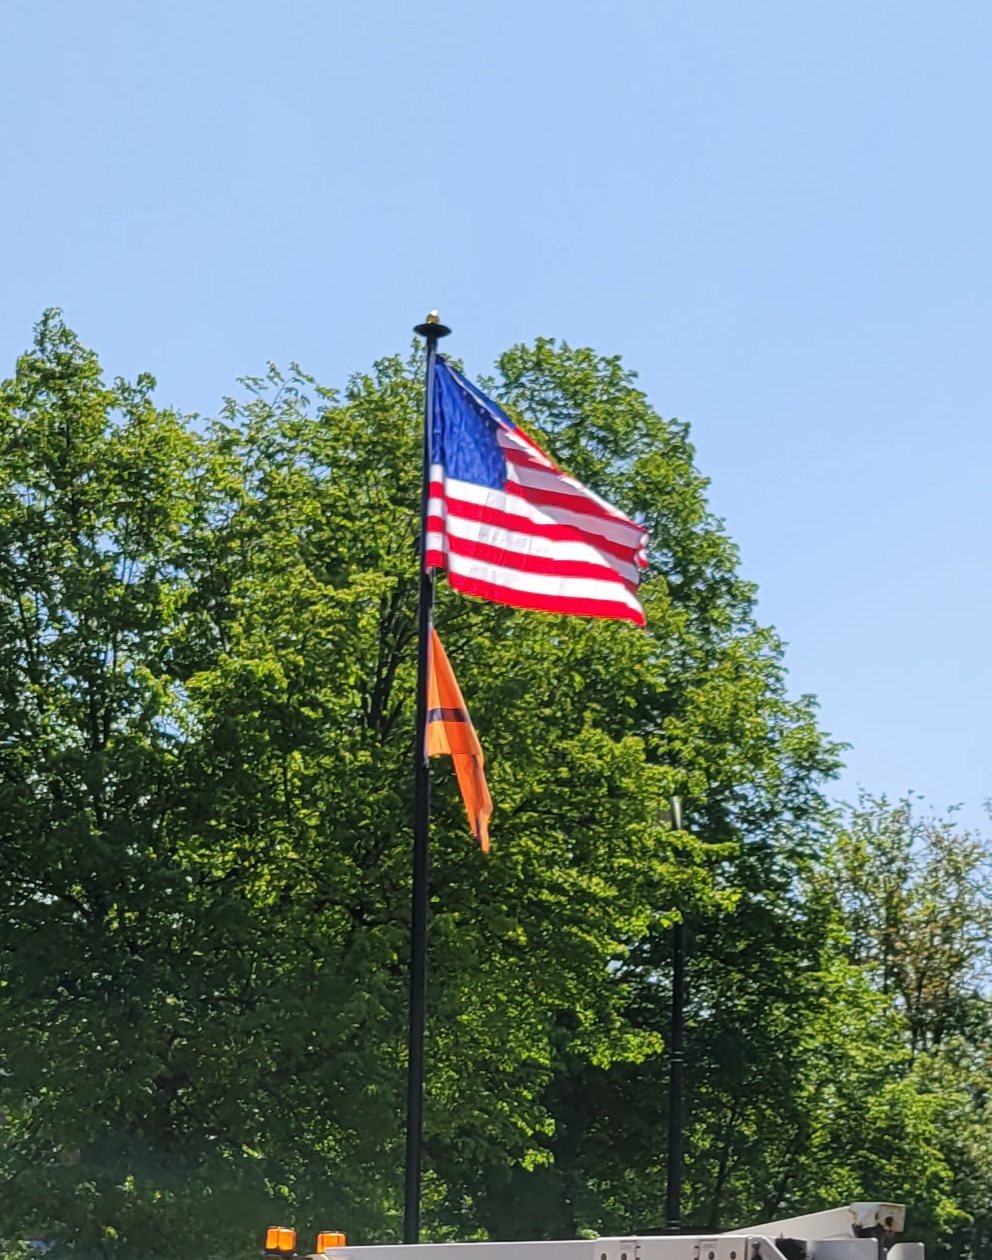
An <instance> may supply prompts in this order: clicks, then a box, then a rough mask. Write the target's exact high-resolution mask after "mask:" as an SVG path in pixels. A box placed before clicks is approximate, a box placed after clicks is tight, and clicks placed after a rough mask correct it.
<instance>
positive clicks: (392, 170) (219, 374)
mask: <svg viewBox="0 0 992 1260" xmlns="http://www.w3.org/2000/svg"><path fill="white" fill-rule="evenodd" d="M4 44H5V51H4V73H3V75H2V77H0V120H2V146H3V148H2V151H3V169H4V174H5V179H4V181H3V182H4V191H3V196H2V198H0V251H2V257H0V262H2V267H0V276H2V290H0V291H2V301H0V369H2V371H3V374H5V375H6V374H8V373H9V371H10V368H11V367H12V364H13V360H14V356H15V355H16V353H17V352H18V351H19V350H20V349H22V348H23V347H24V346H25V345H26V344H27V343H28V341H29V338H30V334H31V326H32V324H33V322H34V321H35V320H36V319H37V317H38V316H39V314H40V313H41V311H42V309H43V308H44V307H46V306H49V305H59V306H62V307H63V308H64V309H65V311H66V314H67V317H68V319H69V321H70V323H71V324H72V325H73V326H74V327H75V328H76V329H77V331H78V332H79V333H80V334H81V336H82V337H83V338H84V340H85V341H86V342H87V343H88V344H90V345H92V346H94V347H95V348H96V349H97V350H98V351H99V352H100V354H101V356H102V358H103V360H104V362H105V365H106V367H107V369H108V370H109V371H110V372H113V373H123V374H126V375H133V374H134V373H136V372H138V371H139V370H142V369H148V370H150V371H152V372H154V374H155V375H156V376H157V377H158V380H159V398H160V400H161V401H162V402H167V403H171V404H174V405H176V406H178V407H180V408H182V409H184V410H191V411H199V412H201V413H207V414H209V413H211V412H213V411H214V410H215V409H216V407H217V405H218V401H219V399H220V397H221V396H222V395H223V394H224V393H226V392H230V391H231V390H232V387H233V382H234V379H235V378H236V377H237V376H238V375H242V374H245V373H251V372H255V371H258V370H259V369H261V368H262V367H263V366H264V364H265V362H266V361H267V360H269V359H275V360H277V361H280V362H286V361H288V360H290V359H297V360H299V361H300V362H302V363H303V364H304V366H306V367H307V368H308V369H309V370H311V371H313V372H314V373H315V374H317V375H318V376H319V377H320V378H321V379H322V380H324V381H325V382H327V383H329V384H334V383H343V381H344V380H345V378H346V377H347V375H348V374H349V373H350V372H352V371H354V370H357V369H362V368H364V367H366V366H367V365H368V364H369V363H370V362H371V360H372V359H373V358H375V357H377V356H379V355H381V354H384V353H389V352H392V351H395V350H404V349H405V348H406V347H407V346H408V344H409V342H410V332H409V329H410V326H411V325H412V324H413V323H414V322H416V321H417V320H418V319H420V318H421V317H422V316H423V314H424V312H425V311H427V310H428V309H429V308H430V307H434V306H436V307H439V308H440V310H441V312H442V315H443V316H444V318H445V319H446V320H447V321H448V322H449V323H451V324H452V325H453V326H454V328H455V333H456V335H455V337H454V338H452V341H451V342H450V343H449V344H450V346H451V349H452V351H453V352H455V353H457V354H459V355H461V356H462V357H463V358H464V360H465V363H466V365H467V367H468V369H469V371H470V372H475V373H478V372H481V371H484V370H486V369H488V368H489V367H490V365H491V363H492V360H493V359H494V358H495V356H496V355H497V353H498V352H499V351H500V350H501V349H503V348H504V347H506V346H507V345H509V344H511V343H513V342H515V341H519V340H525V339H530V338H533V337H534V336H536V335H538V334H544V335H548V336H554V337H558V338H564V339H566V340H568V341H570V342H573V343H578V344H588V345H592V346H594V347H596V348H597V349H599V350H601V351H603V352H610V353H614V352H619V353H621V354H622V355H623V356H624V358H625V359H626V361H627V362H628V363H629V364H630V365H631V366H633V367H635V368H636V369H637V370H638V371H639V372H640V375H641V381H642V384H643V386H644V388H645V389H646V390H647V392H648V394H649V395H650V397H651V399H652V401H653V402H654V404H655V405H656V406H657V408H658V409H659V410H660V411H661V412H662V413H663V414H665V415H676V416H679V417H681V418H683V419H686V420H689V421H690V422H691V423H692V426H693V432H694V437H695V441H696V443H697V446H698V451H699V462H700V466H701V468H702V470H703V471H704V472H705V473H706V474H708V475H709V476H710V477H711V478H712V487H711V501H712V505H713V508H714V510H715V511H716V512H717V513H718V514H719V515H721V516H722V517H724V518H725V519H726V521H727V525H728V528H729V530H730V532H731V534H732V535H733V537H734V538H735V539H736V540H737V541H738V543H739V545H740V548H741V553H742V563H743V569H744V572H745V573H746V574H747V575H748V576H749V577H751V578H752V579H754V580H755V581H757V582H758V584H759V586H760V590H761V611H762V615H763V617H764V618H765V619H766V620H767V621H770V622H771V623H773V624H774V625H775V626H777V627H778V629H779V631H780V632H781V634H782V635H783V636H784V638H785V639H786V640H787V641H788V643H789V649H788V661H789V667H790V678H791V685H792V688H793V690H795V691H797V692H798V691H812V692H815V693H816V694H817V695H818V696H819V698H820V701H821V704H822V716H823V721H824V724H825V726H826V727H827V728H828V729H829V730H831V731H832V732H834V733H835V734H836V735H837V736H839V737H841V738H843V739H845V740H848V741H849V742H850V743H851V744H852V745H853V747H852V749H851V752H850V754H849V758H848V765H849V769H848V773H847V775H846V776H845V778H844V780H843V782H842V784H841V786H840V789H839V790H840V791H841V792H842V793H844V794H848V795H850V794H851V793H852V792H853V791H854V788H855V785H856V784H857V783H862V784H864V785H865V786H866V787H868V788H870V789H871V790H873V791H878V792H881V791H886V792H888V793H890V794H898V793H900V792H902V791H904V790H905V789H907V788H914V789H916V790H918V791H921V792H923V793H925V794H926V795H927V796H928V797H929V798H930V799H931V800H932V802H933V803H934V804H935V805H938V806H944V805H947V804H950V803H953V802H962V803H964V805H965V807H966V808H965V817H966V818H967V819H968V820H969V821H979V820H980V819H981V818H982V811H981V806H982V802H983V800H984V799H985V797H986V796H987V795H992V773H990V769H992V767H990V756H989V753H990V740H989V734H988V728H989V721H990V718H989V715H990V712H992V661H990V652H989V643H988V641H989V623H990V613H992V587H990V581H989V573H990V562H992V555H990V551H992V546H990V539H992V535H990V524H992V520H990V517H992V496H990V493H989V483H990V476H992V460H990V456H992V429H990V425H989V423H988V413H989V408H990V363H992V357H990V349H992V204H990V201H992V198H990V191H992V162H990V140H989V132H990V123H992V73H990V70H989V67H990V64H992V6H989V5H988V4H987V3H985V2H984V0H982V2H979V0H956V2H955V3H954V4H941V3H937V2H936V0H934V2H933V3H928V4H921V3H913V2H912V0H898V2H894V0H870V2H869V3H865V2H864V0H831V2H830V3H820V4H811V3H797V2H796V0H782V2H780V3H762V2H761V0H755V2H754V3H747V4H740V3H737V2H736V0H723V3H719V4H717V3H706V2H705V0H692V3H685V2H684V3H677V4H676V3H668V2H662V0H657V2H654V3H641V2H636V0H615V2H614V3H606V2H605V0H601V2H600V3H586V2H583V0H530V2H529V3H521V2H520V0H498V2H497V0H460V2H458V0H430V2H428V3H424V4H421V5H414V4H409V3H400V2H399V0H366V3H364V4H353V3H348V4H346V3H338V2H335V0H296V2H294V0H284V2H283V3H279V4H276V3H272V2H271V0H270V2H269V3H261V2H260V0H237V2H236V3H235V2H234V0H200V2H199V3H195V4H194V3H189V2H187V0H168V3H159V4H147V3H146V4H142V3H135V2H134V0H128V2H127V3H123V2H121V3H104V2H101V0H88V3H85V4H81V3H78V0H73V2H71V3H70V2H69V0H62V2H53V0H32V3H30V4H27V3H21V4H11V5H8V6H6V8H5V12H4Z"/></svg>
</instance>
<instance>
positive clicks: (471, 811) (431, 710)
mask: <svg viewBox="0 0 992 1260" xmlns="http://www.w3.org/2000/svg"><path fill="white" fill-rule="evenodd" d="M426 738H427V756H428V757H440V756H444V755H447V756H450V757H451V760H452V761H453V762H454V765H455V774H456V775H457V776H458V786H459V788H460V789H461V793H462V800H463V801H464V802H465V812H466V813H467V814H468V821H469V826H470V827H471V829H472V835H473V836H475V838H476V840H478V842H479V845H480V847H481V849H482V851H483V853H488V852H489V819H490V817H491V815H492V812H493V801H492V797H491V796H490V795H489V788H488V787H487V786H486V773H485V765H486V759H485V757H483V755H482V745H481V744H480V743H479V738H478V736H477V735H476V733H475V727H474V726H473V725H472V719H471V718H470V717H469V715H468V709H466V707H465V701H464V700H463V699H462V693H461V689H460V688H459V686H458V682H457V680H456V679H455V675H454V671H453V670H452V668H451V662H450V661H449V660H448V657H447V654H446V653H445V650H444V648H443V647H442V646H441V640H440V639H439V638H438V636H437V631H436V630H435V629H434V627H433V626H431V650H430V670H429V672H428V676H427V737H426Z"/></svg>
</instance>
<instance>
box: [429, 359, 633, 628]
mask: <svg viewBox="0 0 992 1260" xmlns="http://www.w3.org/2000/svg"><path fill="white" fill-rule="evenodd" d="M430 439H431V459H430V491H429V497H428V503H427V530H426V538H425V545H424V563H425V564H426V565H427V566H428V567H433V568H442V569H447V572H448V583H449V585H450V586H451V587H452V588H453V589H454V590H456V591H462V592H463V593H464V594H466V595H478V596H480V597H481V598H482V599H489V600H493V601H494V602H496V603H498V604H512V605H513V606H514V607H516V608H533V609H536V610H538V611H540V612H556V613H571V614H573V615H575V616H581V617H610V618H615V619H619V620H623V621H633V622H635V624H637V625H640V626H642V625H644V610H643V609H642V608H641V605H640V604H639V603H638V601H637V596H636V594H635V592H636V590H637V584H638V579H639V576H640V571H641V570H642V569H644V568H646V567H647V559H646V556H645V547H646V545H647V538H648V536H647V533H646V532H645V530H644V529H643V527H642V526H640V525H638V524H637V523H636V522H635V521H632V520H631V519H630V517H628V516H625V515H624V514H623V512H620V511H618V510H617V508H615V507H613V505H612V504H610V503H607V502H606V500H605V499H601V498H600V497H599V495H598V494H594V493H593V491H592V490H589V489H588V488H587V487H586V486H584V485H582V484H581V483H580V482H578V481H576V480H575V479H574V478H573V477H569V476H568V475H567V474H565V473H563V472H562V471H561V469H560V468H558V467H557V466H556V465H555V464H554V463H553V462H552V461H551V460H550V459H549V458H548V457H547V455H545V453H544V452H543V451H542V450H541V449H540V447H539V446H537V444H536V443H534V442H533V441H531V439H530V438H529V437H527V436H526V434H525V433H523V432H522V430H521V429H519V428H518V427H517V425H515V424H514V423H513V421H512V420H511V419H510V418H509V417H508V416H507V415H506V414H505V412H503V411H502V410H501V409H500V407H498V406H497V404H496V403H494V402H493V401H492V399H490V398H487V397H486V396H485V394H483V393H482V392H481V390H479V389H477V388H476V387H475V386H474V385H473V384H472V383H471V382H470V381H468V380H466V379H465V377H464V376H462V375H461V373H460V372H456V371H455V369H454V368H453V367H451V365H450V364H449V363H447V362H445V360H444V359H442V358H440V357H438V359H437V361H436V365H435V372H434V407H433V417H432V424H431V434H430Z"/></svg>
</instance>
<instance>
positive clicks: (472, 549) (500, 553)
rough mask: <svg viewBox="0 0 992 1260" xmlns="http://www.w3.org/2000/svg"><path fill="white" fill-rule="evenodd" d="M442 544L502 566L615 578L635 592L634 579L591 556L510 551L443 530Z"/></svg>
mask: <svg viewBox="0 0 992 1260" xmlns="http://www.w3.org/2000/svg"><path fill="white" fill-rule="evenodd" d="M445 546H446V547H447V549H448V552H449V553H450V554H452V555H456V556H467V557H469V558H470V559H474V560H481V561H482V562H483V563H485V564H495V565H499V567H500V568H502V569H514V570H516V571H517V572H518V573H534V574H538V575H545V576H548V577H563V578H565V577H572V578H591V579H593V580H594V581H597V582H615V583H616V584H617V585H618V586H625V587H626V588H627V590H629V591H630V592H631V594H634V595H636V594H637V583H636V582H631V581H630V580H629V579H627V578H625V577H624V576H623V575H622V574H620V573H618V572H617V571H616V569H611V568H610V566H609V565H606V564H595V563H594V562H593V561H591V560H557V559H555V557H554V556H535V555H532V554H530V553H529V552H526V551H511V550H510V549H509V548H507V547H494V546H491V545H490V544H489V543H483V542H476V541H474V540H473V539H470V538H459V537H458V536H457V534H447V535H446V537H445Z"/></svg>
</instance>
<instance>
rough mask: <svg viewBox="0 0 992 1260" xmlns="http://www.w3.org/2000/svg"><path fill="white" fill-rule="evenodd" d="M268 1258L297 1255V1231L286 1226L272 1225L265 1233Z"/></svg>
mask: <svg viewBox="0 0 992 1260" xmlns="http://www.w3.org/2000/svg"><path fill="white" fill-rule="evenodd" d="M265 1254H266V1255H267V1256H292V1255H295V1254H296V1230H295V1229H287V1228H286V1226H285V1225H270V1226H269V1228H268V1229H267V1230H266V1231H265Z"/></svg>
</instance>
